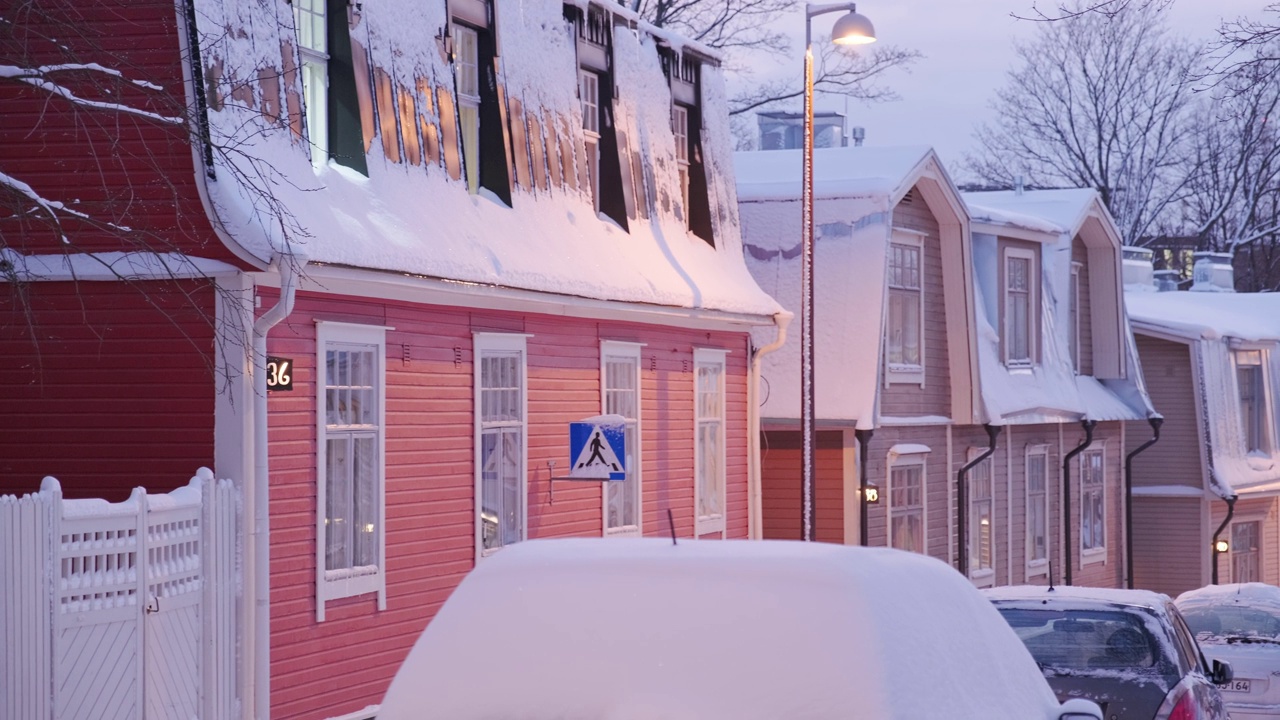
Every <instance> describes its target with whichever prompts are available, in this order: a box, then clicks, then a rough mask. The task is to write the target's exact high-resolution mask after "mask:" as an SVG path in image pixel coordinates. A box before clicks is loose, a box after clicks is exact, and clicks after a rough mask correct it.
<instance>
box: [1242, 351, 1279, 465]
mask: <svg viewBox="0 0 1280 720" xmlns="http://www.w3.org/2000/svg"><path fill="white" fill-rule="evenodd" d="M1235 359H1236V385H1237V386H1238V391H1239V393H1240V422H1241V429H1242V431H1243V432H1242V433H1241V434H1242V435H1243V437H1244V449H1245V452H1248V453H1270V452H1271V441H1270V429H1269V426H1268V423H1267V392H1266V378H1265V375H1264V373H1263V367H1264V365H1263V358H1262V351H1261V350H1237V351H1236V352H1235Z"/></svg>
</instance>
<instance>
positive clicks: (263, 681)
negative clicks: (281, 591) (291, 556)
mask: <svg viewBox="0 0 1280 720" xmlns="http://www.w3.org/2000/svg"><path fill="white" fill-rule="evenodd" d="M302 263H305V260H301V261H300V260H298V259H296V258H294V257H293V256H292V255H286V254H282V255H280V256H277V260H276V267H277V269H278V270H279V272H280V297H279V299H278V300H276V304H275V305H273V306H272V307H271V309H270V310H267V311H266V312H265V313H263V314H262V315H261V316H259V317H258V319H257V320H255V321H254V322H253V368H252V371H253V395H254V403H253V533H252V535H251V537H250V540H251V542H252V545H253V574H254V578H253V594H254V610H253V637H254V657H253V677H254V683H253V709H254V717H256V718H257V720H267V719H268V718H270V717H271V535H270V531H271V508H270V505H269V503H270V500H271V492H270V480H271V476H270V472H269V470H270V466H269V462H268V456H269V453H268V448H267V372H266V366H267V333H268V332H270V330H271V328H273V327H275V326H276V325H277V324H278V323H279V322H280V321H282V320H284V319H285V318H286V317H288V316H289V314H290V313H291V312H293V301H294V295H295V291H296V290H297V282H298V271H299V270H300V269H301V268H300V264H302Z"/></svg>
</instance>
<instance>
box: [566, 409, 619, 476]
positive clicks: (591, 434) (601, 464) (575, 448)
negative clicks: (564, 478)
mask: <svg viewBox="0 0 1280 720" xmlns="http://www.w3.org/2000/svg"><path fill="white" fill-rule="evenodd" d="M619 420H621V418H619ZM626 428H627V426H626V424H625V423H623V422H618V423H602V422H590V421H589V422H575V423H569V459H570V461H571V462H572V463H573V465H571V466H570V467H569V478H571V479H573V480H626V479H627V430H626Z"/></svg>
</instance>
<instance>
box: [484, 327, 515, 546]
mask: <svg viewBox="0 0 1280 720" xmlns="http://www.w3.org/2000/svg"><path fill="white" fill-rule="evenodd" d="M522 367H523V356H522V354H521V353H519V352H508V353H495V354H492V355H487V356H484V357H482V358H481V360H480V424H481V432H480V496H481V497H480V524H481V542H482V546H483V547H484V548H485V549H492V548H497V547H502V546H503V545H509V544H511V543H514V542H519V541H520V540H521V538H522V536H523V513H524V498H523V497H522V494H521V487H522V485H521V481H520V472H521V456H522V450H523V440H524V414H523V407H522V393H523V387H522V378H521V374H522V373H521V370H522Z"/></svg>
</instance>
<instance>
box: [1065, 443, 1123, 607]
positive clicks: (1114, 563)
mask: <svg viewBox="0 0 1280 720" xmlns="http://www.w3.org/2000/svg"><path fill="white" fill-rule="evenodd" d="M1120 425H1121V424H1120V423H1119V422H1106V423H1098V426H1097V427H1096V428H1094V431H1093V444H1092V445H1090V446H1089V448H1090V449H1096V448H1098V447H1102V448H1104V450H1105V453H1104V455H1103V463H1104V466H1103V467H1104V470H1105V473H1106V475H1105V478H1106V480H1105V483H1106V487H1105V491H1106V500H1105V502H1106V511H1105V512H1106V538H1105V539H1106V552H1105V553H1104V554H1103V555H1102V558H1103V559H1102V560H1101V561H1098V560H1095V559H1093V558H1091V557H1089V558H1085V559H1084V560H1085V561H1084V562H1082V558H1081V551H1080V536H1081V533H1080V509H1081V507H1082V506H1083V503H1081V492H1080V457H1081V456H1080V455H1077V456H1076V457H1075V458H1073V459H1072V461H1071V517H1070V518H1069V522H1071V523H1072V524H1071V544H1072V547H1071V548H1070V552H1071V557H1072V560H1073V568H1074V569H1073V571H1072V572H1073V573H1074V577H1073V580H1072V582H1073V583H1074V584H1076V585H1085V586H1089V587H1121V586H1123V585H1124V568H1123V567H1122V566H1123V564H1124V537H1123V533H1124V442H1123V438H1122V435H1123V432H1122V428H1121V427H1120ZM1083 439H1084V431H1083V430H1081V429H1080V428H1079V426H1072V425H1066V426H1064V433H1063V446H1062V452H1063V453H1064V455H1065V453H1067V452H1070V451H1071V450H1072V449H1073V448H1075V446H1076V445H1077V444H1079V442H1080V441H1081V440H1083ZM1059 465H1061V463H1059ZM1059 487H1061V482H1059Z"/></svg>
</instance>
